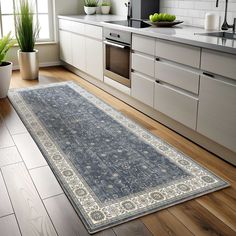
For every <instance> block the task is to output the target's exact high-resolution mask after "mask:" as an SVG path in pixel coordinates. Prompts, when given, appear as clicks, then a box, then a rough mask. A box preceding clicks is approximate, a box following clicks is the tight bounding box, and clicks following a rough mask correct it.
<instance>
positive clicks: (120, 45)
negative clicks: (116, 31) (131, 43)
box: [104, 41, 126, 49]
mask: <svg viewBox="0 0 236 236" xmlns="http://www.w3.org/2000/svg"><path fill="white" fill-rule="evenodd" d="M104 43H105V44H107V45H110V46H113V47H117V48H122V49H124V48H125V47H126V46H125V45H122V44H118V43H112V42H110V41H104Z"/></svg>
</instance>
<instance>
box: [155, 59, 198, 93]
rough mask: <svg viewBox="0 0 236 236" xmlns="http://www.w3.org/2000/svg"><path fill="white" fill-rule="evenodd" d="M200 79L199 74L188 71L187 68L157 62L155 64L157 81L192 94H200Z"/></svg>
mask: <svg viewBox="0 0 236 236" xmlns="http://www.w3.org/2000/svg"><path fill="white" fill-rule="evenodd" d="M199 77H200V76H199V74H198V73H196V72H194V71H192V70H191V69H190V68H188V69H186V67H183V66H177V65H173V64H170V63H168V62H162V61H156V63H155V78H156V79H158V80H160V81H163V82H166V83H168V84H171V85H174V86H176V87H179V88H182V89H184V90H187V91H189V92H191V93H196V94H198V87H199Z"/></svg>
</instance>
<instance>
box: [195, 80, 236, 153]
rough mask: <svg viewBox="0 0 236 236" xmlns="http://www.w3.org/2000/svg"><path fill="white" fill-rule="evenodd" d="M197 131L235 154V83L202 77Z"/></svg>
mask: <svg viewBox="0 0 236 236" xmlns="http://www.w3.org/2000/svg"><path fill="white" fill-rule="evenodd" d="M197 131H198V132H199V133H201V134H203V135H205V136H206V137H208V138H210V139H212V140H214V141H215V142H217V143H219V144H221V145H223V146H225V147H227V148H229V149H230V150H232V151H234V152H236V82H235V81H233V80H227V79H224V78H220V77H219V78H218V79H216V78H211V77H208V76H202V77H201V79H200V93H199V110H198V122H197Z"/></svg>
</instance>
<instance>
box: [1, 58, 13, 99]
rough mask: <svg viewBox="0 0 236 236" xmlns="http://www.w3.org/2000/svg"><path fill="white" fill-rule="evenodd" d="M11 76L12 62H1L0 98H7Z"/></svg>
mask: <svg viewBox="0 0 236 236" xmlns="http://www.w3.org/2000/svg"><path fill="white" fill-rule="evenodd" d="M11 75H12V62H3V65H2V66H0V98H5V97H6V96H7V93H8V90H9V87H10V82H11Z"/></svg>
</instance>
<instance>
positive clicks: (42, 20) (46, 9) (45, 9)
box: [0, 0, 54, 42]
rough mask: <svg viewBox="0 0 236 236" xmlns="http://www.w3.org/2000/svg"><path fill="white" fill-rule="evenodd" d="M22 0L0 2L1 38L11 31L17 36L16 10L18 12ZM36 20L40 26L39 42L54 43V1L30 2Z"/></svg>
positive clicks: (40, 0) (39, 0)
mask: <svg viewBox="0 0 236 236" xmlns="http://www.w3.org/2000/svg"><path fill="white" fill-rule="evenodd" d="M19 2H20V0H0V36H1V37H2V36H3V35H6V34H7V33H8V32H9V31H11V32H12V34H13V35H14V36H15V22H14V9H15V10H16V11H17V9H18V6H19ZM29 3H31V4H32V6H33V8H34V9H33V10H34V14H35V20H36V22H38V23H39V25H40V32H39V38H38V40H37V41H41V42H42V41H43V42H47V41H53V39H54V30H53V14H52V12H53V10H52V9H53V7H52V0H30V1H29Z"/></svg>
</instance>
